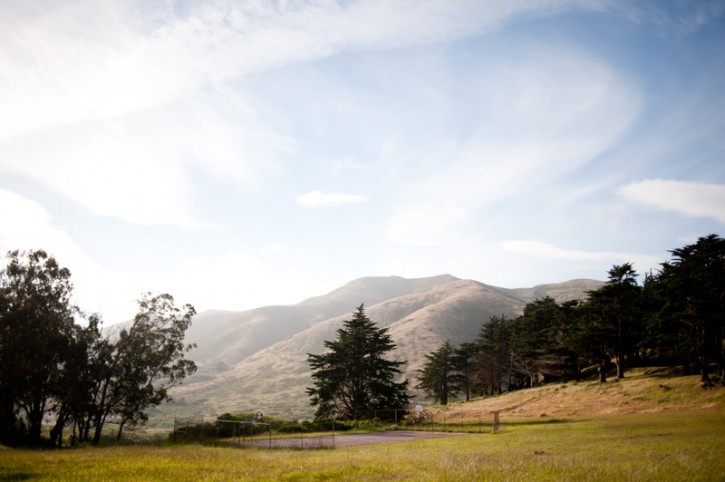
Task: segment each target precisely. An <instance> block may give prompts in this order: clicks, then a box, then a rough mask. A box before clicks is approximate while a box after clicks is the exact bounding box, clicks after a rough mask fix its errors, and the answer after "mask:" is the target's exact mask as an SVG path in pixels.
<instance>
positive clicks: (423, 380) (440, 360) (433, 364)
mask: <svg viewBox="0 0 725 482" xmlns="http://www.w3.org/2000/svg"><path fill="white" fill-rule="evenodd" d="M454 355H455V350H454V349H453V347H452V346H451V343H450V341H448V340H446V342H445V343H444V344H443V345H441V347H440V348H438V349H437V350H436V351H434V352H432V353H430V354H428V355H426V356H425V359H426V360H427V361H426V363H425V365H423V369H422V370H419V373H420V378H419V383H418V385H416V387H415V388H419V389H422V390H425V393H426V394H427V395H428V396H429V397H433V400H434V401H435V402H440V404H441V405H447V404H448V398H449V397H452V396H455V394H456V393H457V392H458V386H457V381H458V374H457V372H456V369H455V365H454Z"/></svg>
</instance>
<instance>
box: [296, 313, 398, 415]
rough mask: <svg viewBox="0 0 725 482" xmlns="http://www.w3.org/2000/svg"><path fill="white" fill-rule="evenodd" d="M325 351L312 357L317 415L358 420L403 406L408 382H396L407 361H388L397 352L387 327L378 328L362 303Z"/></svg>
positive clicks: (312, 393)
mask: <svg viewBox="0 0 725 482" xmlns="http://www.w3.org/2000/svg"><path fill="white" fill-rule="evenodd" d="M324 345H325V348H327V351H326V352H325V353H322V354H320V355H314V354H308V355H307V356H308V362H309V365H310V368H311V370H312V378H313V380H314V386H312V387H310V388H307V394H308V395H309V396H310V398H311V404H312V405H313V406H317V411H316V416H317V417H318V418H323V417H338V418H342V419H347V420H350V419H354V418H360V417H366V416H368V415H369V414H372V413H373V411H375V410H387V409H394V408H405V407H407V405H408V403H409V397H408V394H407V387H408V381H407V380H404V381H402V382H397V381H396V379H398V378H399V377H400V375H401V373H402V372H401V370H400V367H401V366H402V365H404V364H405V363H406V362H405V361H394V360H388V359H387V358H385V356H386V355H387V354H388V353H389V352H390V351H392V350H393V349H395V347H396V345H395V344H394V343H393V341H392V339H391V337H390V335H389V334H388V330H387V328H378V327H377V326H376V325H375V323H373V322H372V321H371V320H370V319H369V318H368V317H367V316H366V315H365V310H364V306H363V305H360V306H359V307H358V308H357V310H356V311H355V312H354V313H353V317H352V318H351V319H350V320H346V321H344V322H343V327H342V328H340V329H338V330H337V338H336V339H335V340H332V341H325V343H324Z"/></svg>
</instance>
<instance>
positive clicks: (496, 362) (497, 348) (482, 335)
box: [474, 315, 514, 395]
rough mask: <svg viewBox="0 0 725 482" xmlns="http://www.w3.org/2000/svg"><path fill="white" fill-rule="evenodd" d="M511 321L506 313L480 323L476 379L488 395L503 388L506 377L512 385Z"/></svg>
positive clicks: (477, 341) (508, 386)
mask: <svg viewBox="0 0 725 482" xmlns="http://www.w3.org/2000/svg"><path fill="white" fill-rule="evenodd" d="M511 328H512V321H511V320H510V319H508V318H506V317H505V316H503V315H502V316H492V317H491V318H489V320H488V321H487V322H486V323H484V324H483V325H482V326H481V331H480V332H479V334H478V338H477V339H476V353H475V358H474V371H475V375H474V380H475V381H474V383H475V384H476V386H477V388H478V390H479V391H480V392H481V393H482V394H485V395H494V394H498V393H501V392H502V391H503V383H504V381H505V382H506V383H507V388H508V389H509V390H510V389H511V384H512V376H513V361H514V360H513V357H514V354H513V351H512V344H511V336H512V331H511Z"/></svg>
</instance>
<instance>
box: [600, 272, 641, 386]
mask: <svg viewBox="0 0 725 482" xmlns="http://www.w3.org/2000/svg"><path fill="white" fill-rule="evenodd" d="M641 290H642V289H641V287H640V286H638V285H637V272H636V271H635V270H634V269H633V267H632V265H631V264H630V263H624V264H623V265H619V266H616V265H615V266H614V267H612V269H611V270H609V280H608V281H607V284H606V285H604V286H602V287H601V288H599V289H598V290H595V291H591V292H590V293H589V301H588V305H589V307H590V311H589V313H590V315H591V316H592V317H593V318H597V319H596V321H595V323H596V324H597V325H598V328H599V335H600V337H601V338H600V341H601V342H602V344H603V346H604V347H605V350H606V352H607V353H608V354H609V356H610V358H611V359H612V360H613V361H614V364H615V365H616V367H617V378H623V377H624V372H625V368H626V363H627V357H628V355H630V354H631V352H632V349H633V347H634V345H635V334H636V333H637V331H638V328H639V325H640V324H641V318H642V313H641V310H640V302H641V299H640V298H641ZM593 318H591V319H593Z"/></svg>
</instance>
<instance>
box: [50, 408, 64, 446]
mask: <svg viewBox="0 0 725 482" xmlns="http://www.w3.org/2000/svg"><path fill="white" fill-rule="evenodd" d="M64 426H65V415H63V414H59V415H58V419H57V420H56V421H55V425H54V426H53V428H52V429H51V430H50V445H52V446H54V447H55V446H57V447H58V448H61V447H62V446H63V427H64Z"/></svg>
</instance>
